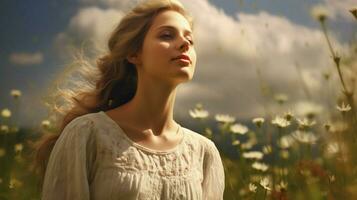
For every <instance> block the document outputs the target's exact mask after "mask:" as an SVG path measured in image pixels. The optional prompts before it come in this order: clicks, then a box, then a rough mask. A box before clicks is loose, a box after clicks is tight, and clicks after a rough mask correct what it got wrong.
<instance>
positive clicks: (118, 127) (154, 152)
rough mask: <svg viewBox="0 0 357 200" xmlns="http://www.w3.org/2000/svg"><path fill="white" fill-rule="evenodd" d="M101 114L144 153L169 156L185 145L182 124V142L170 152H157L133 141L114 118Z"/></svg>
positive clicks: (101, 112) (102, 112) (169, 150)
mask: <svg viewBox="0 0 357 200" xmlns="http://www.w3.org/2000/svg"><path fill="white" fill-rule="evenodd" d="M99 113H100V114H102V115H103V116H104V117H105V118H106V119H107V120H108V121H109V122H111V123H112V124H113V125H114V126H115V127H116V128H117V129H118V130H119V133H120V134H121V135H122V136H123V137H124V138H125V139H126V140H127V141H128V142H129V143H130V144H132V145H133V146H135V147H137V148H138V149H141V150H143V151H146V152H149V153H152V154H169V153H172V152H174V151H176V150H177V149H178V148H180V147H181V146H182V145H183V143H184V140H185V138H186V137H185V136H186V133H185V131H184V129H183V128H182V127H181V125H180V124H178V125H179V129H180V132H182V138H181V140H180V142H179V143H178V144H177V145H176V146H175V147H173V148H171V149H168V150H155V149H150V148H148V147H144V146H142V145H140V144H138V143H136V142H134V141H132V140H131V139H130V138H129V137H128V136H127V135H126V133H125V132H124V131H123V129H122V128H121V127H120V126H119V124H118V123H116V122H115V121H114V120H113V119H112V118H110V117H109V116H108V115H107V114H106V113H105V112H104V111H99Z"/></svg>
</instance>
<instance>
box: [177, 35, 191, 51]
mask: <svg viewBox="0 0 357 200" xmlns="http://www.w3.org/2000/svg"><path fill="white" fill-rule="evenodd" d="M180 38H181V39H180V41H179V45H180V46H179V49H180V50H181V51H187V50H188V49H189V46H190V41H188V39H186V38H184V37H180Z"/></svg>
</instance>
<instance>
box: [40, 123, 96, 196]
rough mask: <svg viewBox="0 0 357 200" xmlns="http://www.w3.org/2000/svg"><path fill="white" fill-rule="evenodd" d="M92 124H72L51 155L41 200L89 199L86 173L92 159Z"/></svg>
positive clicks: (93, 148) (57, 142)
mask: <svg viewBox="0 0 357 200" xmlns="http://www.w3.org/2000/svg"><path fill="white" fill-rule="evenodd" d="M93 132H94V127H93V121H91V120H90V119H87V118H82V117H80V118H76V119H74V120H72V121H71V122H70V123H69V124H68V125H67V126H66V127H65V129H64V130H63V131H62V133H61V135H60V137H59V138H58V140H57V141H56V144H55V146H54V147H53V150H52V152H51V155H50V158H49V161H48V164H47V168H46V173H45V178H44V184H43V188H42V199H43V200H47V199H51V200H53V199H61V200H64V199H83V200H85V199H88V200H89V199H90V196H89V195H90V192H89V182H88V178H89V172H90V168H91V162H90V161H92V160H93V159H94V158H95V145H94V143H95V138H94V135H93Z"/></svg>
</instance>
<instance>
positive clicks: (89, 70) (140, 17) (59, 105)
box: [33, 0, 193, 186]
mask: <svg viewBox="0 0 357 200" xmlns="http://www.w3.org/2000/svg"><path fill="white" fill-rule="evenodd" d="M164 10H174V11H177V12H179V13H180V14H182V15H183V16H184V17H185V18H186V19H187V21H188V22H189V23H190V25H191V28H193V20H192V17H191V16H190V15H189V14H188V12H187V11H186V10H185V8H184V7H183V5H182V4H181V3H180V2H179V1H177V0H147V1H144V2H141V3H139V4H138V5H137V6H136V7H134V8H133V9H132V10H131V11H130V12H128V13H127V14H126V15H125V16H124V17H123V19H121V21H120V23H119V24H118V26H117V27H116V28H115V29H114V31H113V32H112V33H111V35H110V38H109V41H108V48H109V51H108V52H107V53H106V54H105V55H103V56H101V57H99V58H98V59H97V60H96V65H95V67H92V66H93V65H91V64H90V61H89V60H88V59H86V58H84V57H83V56H82V54H79V56H77V57H76V58H75V60H74V61H73V63H72V64H71V65H69V66H68V68H69V69H72V70H69V71H65V72H64V73H63V74H62V75H61V76H59V79H58V81H55V84H54V86H53V88H51V89H50V90H49V92H50V93H52V95H48V96H47V100H46V104H47V106H48V107H49V113H50V114H49V118H50V119H51V120H52V121H54V123H55V125H54V128H53V129H52V131H47V132H46V133H44V134H43V137H42V138H41V139H40V140H39V141H38V142H37V143H36V144H35V145H34V148H35V151H34V153H35V158H34V163H33V169H34V170H35V172H36V173H38V174H39V175H40V185H41V186H42V184H43V178H44V174H45V171H46V166H47V162H48V159H49V156H50V153H51V151H52V148H53V146H54V144H55V143H56V141H57V139H58V138H59V136H60V134H61V133H62V131H63V129H64V128H65V127H66V125H67V124H69V123H70V122H71V121H72V120H73V119H75V118H76V117H79V116H82V115H85V114H88V113H94V112H99V111H106V110H109V109H111V108H114V107H118V106H120V105H122V104H124V103H126V102H128V101H130V100H131V99H132V98H133V97H134V95H135V92H136V84H137V71H136V67H135V65H133V64H132V63H129V62H128V60H127V59H126V58H127V56H128V55H130V54H133V53H136V52H138V51H140V50H141V48H142V45H143V41H144V37H145V35H146V33H147V32H148V30H149V28H150V27H151V25H152V22H153V20H154V18H155V16H157V15H158V14H159V13H160V12H162V11H164ZM70 74H71V75H73V79H70V78H68V77H69V75H70ZM65 78H68V79H66V81H65ZM78 78H82V80H80V79H78ZM67 81H68V82H67ZM59 83H60V84H63V85H65V88H66V89H61V88H60V87H58V85H60V84H59ZM48 132H50V133H51V134H48Z"/></svg>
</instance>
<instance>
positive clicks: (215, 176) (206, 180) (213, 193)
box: [202, 140, 225, 200]
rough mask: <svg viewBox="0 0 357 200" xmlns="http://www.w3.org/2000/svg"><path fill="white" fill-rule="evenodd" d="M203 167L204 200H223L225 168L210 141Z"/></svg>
mask: <svg viewBox="0 0 357 200" xmlns="http://www.w3.org/2000/svg"><path fill="white" fill-rule="evenodd" d="M203 167H204V169H203V171H204V173H203V183H202V192H203V194H202V195H203V199H204V200H222V199H223V193H224V187H225V185H224V184H225V175H224V168H223V163H222V159H221V156H220V154H219V151H218V149H217V147H216V146H215V144H214V143H213V142H212V141H210V140H209V141H208V144H207V145H206V150H205V156H204V165H203Z"/></svg>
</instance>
